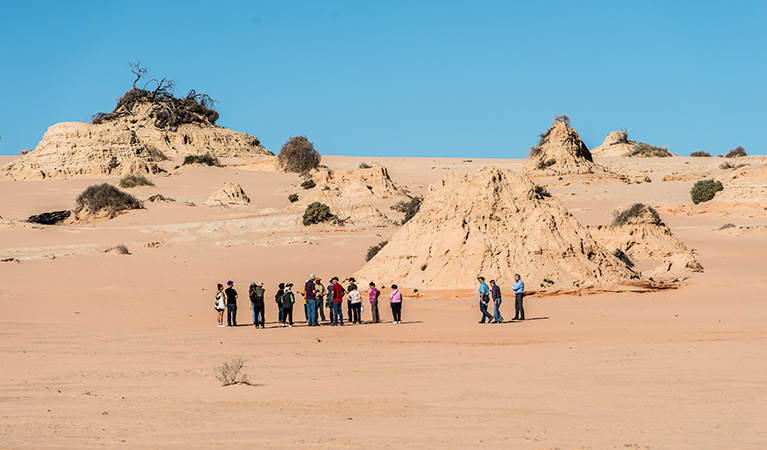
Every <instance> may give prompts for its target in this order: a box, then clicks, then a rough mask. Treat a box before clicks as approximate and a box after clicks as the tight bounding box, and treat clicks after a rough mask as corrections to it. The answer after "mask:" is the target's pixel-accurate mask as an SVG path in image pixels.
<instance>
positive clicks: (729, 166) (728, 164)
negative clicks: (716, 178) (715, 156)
mask: <svg viewBox="0 0 767 450" xmlns="http://www.w3.org/2000/svg"><path fill="white" fill-rule="evenodd" d="M747 165H748V164H746V163H741V164H737V163H731V162H730V161H725V162H723V163H722V164H719V168H720V169H722V170H729V169H740V168H741V167H743V166H747Z"/></svg>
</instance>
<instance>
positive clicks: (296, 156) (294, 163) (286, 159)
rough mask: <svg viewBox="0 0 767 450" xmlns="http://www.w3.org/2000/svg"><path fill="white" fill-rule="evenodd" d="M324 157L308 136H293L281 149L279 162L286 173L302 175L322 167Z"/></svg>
mask: <svg viewBox="0 0 767 450" xmlns="http://www.w3.org/2000/svg"><path fill="white" fill-rule="evenodd" d="M321 159H322V156H321V155H320V152H318V151H317V150H315V148H314V144H312V142H311V141H309V139H307V138H306V136H293V137H292V138H290V139H288V141H287V142H285V144H284V145H283V146H282V148H281V149H280V153H279V154H278V155H277V162H279V164H280V167H281V168H282V169H283V170H284V171H286V172H294V173H300V174H306V173H309V171H310V170H312V169H316V168H317V167H319V166H320V160H321Z"/></svg>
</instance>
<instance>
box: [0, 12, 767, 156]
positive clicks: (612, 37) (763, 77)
mask: <svg viewBox="0 0 767 450" xmlns="http://www.w3.org/2000/svg"><path fill="white" fill-rule="evenodd" d="M765 22H767V2H763V1H752V2H740V1H729V2H725V1H722V2H707V1H695V2H692V1H676V2H669V1H635V2H616V1H608V2H597V1H583V2H575V1H569V2H558V1H550V2H533V1H530V2H515V1H474V2H469V1H391V0H390V1H277V0H275V1H250V2H245V1H242V2H235V1H222V2H211V1H205V2H198V1H184V2H156V1H153V2H148V1H131V2H123V1H103V0H102V1H98V2H90V1H76V2H63V1H48V2H44V1H28V2H19V1H9V0H0V61H2V65H0V98H1V99H2V103H1V104H2V108H0V138H1V139H2V140H0V154H17V153H18V152H19V150H22V149H24V148H34V146H35V145H37V143H38V142H39V140H40V138H41V137H42V135H43V133H44V132H45V131H46V129H47V128H48V127H49V126H50V125H53V124H54V123H57V122H61V121H87V120H89V117H90V116H91V115H92V114H93V113H96V112H99V111H111V110H112V108H114V100H115V98H117V97H118V96H120V95H122V94H123V93H124V92H125V91H126V90H128V89H129V88H130V87H131V83H132V81H133V76H132V74H131V73H130V71H129V68H128V62H129V61H137V60H140V61H141V63H142V64H143V65H145V66H147V67H149V68H150V69H151V71H150V75H151V76H153V77H157V78H162V77H169V78H172V79H175V80H176V82H177V86H178V88H177V94H181V95H183V94H186V92H187V91H188V90H189V89H195V90H197V92H205V93H207V94H209V95H210V96H211V97H212V98H213V99H215V100H216V101H217V104H216V109H217V110H218V111H219V112H220V114H221V117H220V119H219V121H218V124H219V125H222V126H225V127H228V128H232V129H234V130H237V131H244V132H247V133H250V134H253V135H255V136H257V137H258V138H259V139H260V140H261V142H262V144H263V145H265V146H266V147H267V148H268V149H270V150H272V151H274V152H275V153H276V152H278V151H279V148H280V146H281V145H282V144H283V143H284V142H285V141H286V140H287V139H288V138H289V137H291V136H294V135H300V134H304V135H306V136H307V137H309V139H310V140H312V141H313V142H314V143H315V146H316V148H317V149H318V150H319V151H320V152H321V153H323V154H335V155H360V156H445V157H488V158H489V157H508V158H521V157H525V156H526V155H527V151H528V149H529V147H530V146H531V145H533V144H534V143H535V142H536V140H537V136H538V134H539V133H540V132H541V131H543V130H545V129H546V128H548V127H549V125H550V124H551V121H552V117H553V116H554V115H558V114H567V115H569V116H570V118H571V119H572V123H573V126H574V127H575V128H576V129H577V130H578V132H579V133H580V135H581V137H582V138H583V139H584V140H585V141H586V144H587V145H588V146H589V147H593V146H596V145H599V144H600V143H601V142H602V140H603V139H604V137H605V135H607V133H608V132H610V131H613V130H618V129H620V128H628V129H630V130H631V135H630V136H631V138H633V139H636V140H639V141H643V142H649V143H651V144H654V145H659V146H668V148H669V150H670V151H671V152H673V153H678V154H680V155H688V154H689V153H690V152H691V151H696V150H705V151H709V152H710V153H712V154H717V153H726V152H727V151H728V150H729V149H731V148H734V147H736V146H737V145H742V146H743V147H745V148H746V151H747V152H748V153H749V154H767V148H766V147H765V145H764V143H763V142H764V141H763V139H761V136H762V134H763V132H762V128H763V127H764V125H765V123H767V107H765V105H767V87H766V86H767V85H766V82H767V51H766V50H765V47H766V45H765V44H767V27H765V26H764V23H765Z"/></svg>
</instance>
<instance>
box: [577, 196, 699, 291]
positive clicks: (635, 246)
mask: <svg viewBox="0 0 767 450" xmlns="http://www.w3.org/2000/svg"><path fill="white" fill-rule="evenodd" d="M589 229H590V230H591V235H592V236H593V237H594V239H596V241H597V242H599V243H600V244H602V245H603V246H604V247H605V248H607V249H610V250H614V249H618V250H620V251H622V252H623V253H625V254H626V255H627V256H628V257H629V258H630V259H631V260H632V261H635V262H637V263H639V262H647V263H649V264H643V265H649V266H650V267H651V268H649V269H647V270H645V271H643V272H642V274H643V275H645V276H669V277H672V276H682V275H685V274H688V273H690V272H702V271H703V267H702V266H701V265H700V263H699V262H698V261H697V260H696V259H695V256H694V255H693V254H692V252H691V251H690V250H688V249H687V247H685V245H684V244H683V243H682V242H681V241H680V240H679V239H677V238H676V236H674V234H673V233H672V232H671V229H670V228H669V227H668V226H667V225H666V224H665V223H663V221H662V220H661V218H660V216H658V213H657V212H656V211H655V210H654V209H653V208H651V207H648V206H646V205H643V204H640V203H637V204H635V205H633V206H631V207H630V208H629V209H627V210H626V211H623V212H622V213H621V214H619V215H617V216H616V219H615V220H614V221H613V223H612V224H610V225H600V226H597V227H589Z"/></svg>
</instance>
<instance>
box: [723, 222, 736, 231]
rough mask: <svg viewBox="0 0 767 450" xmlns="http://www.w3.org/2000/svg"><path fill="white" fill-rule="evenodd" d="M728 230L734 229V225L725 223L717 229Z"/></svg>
mask: <svg viewBox="0 0 767 450" xmlns="http://www.w3.org/2000/svg"><path fill="white" fill-rule="evenodd" d="M728 228H735V224H734V223H726V224H724V225H722V226H721V227H719V229H720V230H726V229H728Z"/></svg>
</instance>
